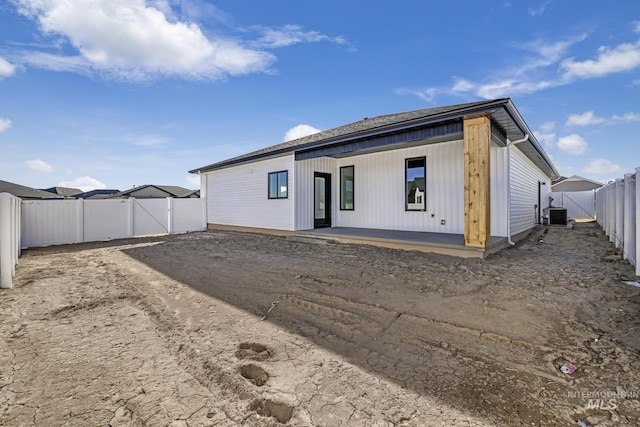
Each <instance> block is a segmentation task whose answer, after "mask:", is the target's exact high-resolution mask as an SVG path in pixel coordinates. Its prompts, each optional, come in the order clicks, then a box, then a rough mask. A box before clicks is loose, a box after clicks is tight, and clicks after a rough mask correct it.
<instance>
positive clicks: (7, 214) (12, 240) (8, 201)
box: [0, 193, 22, 289]
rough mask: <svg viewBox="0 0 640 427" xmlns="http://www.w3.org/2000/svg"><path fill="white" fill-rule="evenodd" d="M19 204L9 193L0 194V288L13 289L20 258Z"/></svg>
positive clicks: (17, 199) (19, 201) (19, 200)
mask: <svg viewBox="0 0 640 427" xmlns="http://www.w3.org/2000/svg"><path fill="white" fill-rule="evenodd" d="M21 202H22V200H21V199H19V198H17V197H14V196H12V195H11V194H9V193H0V288H5V289H10V288H12V287H13V277H14V276H15V274H16V265H18V257H19V256H20V204H21Z"/></svg>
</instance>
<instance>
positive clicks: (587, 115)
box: [566, 111, 606, 126]
mask: <svg viewBox="0 0 640 427" xmlns="http://www.w3.org/2000/svg"><path fill="white" fill-rule="evenodd" d="M605 121H606V120H605V119H604V118H603V117H598V116H596V115H595V114H594V113H593V111H585V112H584V113H582V114H570V115H569V118H568V119H567V123H566V126H589V125H597V124H599V123H603V122H605Z"/></svg>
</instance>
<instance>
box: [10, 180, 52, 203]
mask: <svg viewBox="0 0 640 427" xmlns="http://www.w3.org/2000/svg"><path fill="white" fill-rule="evenodd" d="M0 193H10V194H13V195H14V196H16V197H20V198H21V199H23V200H42V199H62V198H63V197H62V196H59V195H57V194H53V193H50V192H48V191H42V190H37V189H35V188H31V187H25V186H24V185H20V184H14V183H13V182H8V181H0Z"/></svg>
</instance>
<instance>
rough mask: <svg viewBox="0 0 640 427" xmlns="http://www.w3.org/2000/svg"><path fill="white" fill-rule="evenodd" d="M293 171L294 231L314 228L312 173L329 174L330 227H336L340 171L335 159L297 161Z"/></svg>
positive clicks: (322, 158) (338, 207)
mask: <svg viewBox="0 0 640 427" xmlns="http://www.w3.org/2000/svg"><path fill="white" fill-rule="evenodd" d="M295 171H296V173H295V176H296V184H295V188H296V193H295V207H296V214H295V229H296V230H309V229H312V228H313V227H314V224H313V217H314V207H313V196H314V193H313V191H314V190H313V185H314V179H313V173H314V172H323V173H330V174H331V220H332V225H334V226H337V225H338V223H337V212H338V211H339V209H340V169H339V167H337V162H336V159H332V158H330V157H319V158H316V159H309V160H302V161H298V162H296V164H295Z"/></svg>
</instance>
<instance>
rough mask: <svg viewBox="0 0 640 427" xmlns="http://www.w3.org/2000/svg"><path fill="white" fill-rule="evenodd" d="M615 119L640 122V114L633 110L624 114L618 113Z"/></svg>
mask: <svg viewBox="0 0 640 427" xmlns="http://www.w3.org/2000/svg"><path fill="white" fill-rule="evenodd" d="M613 119H614V120H620V121H623V122H640V114H638V113H632V112H628V113H624V114H623V115H622V116H618V115H617V114H616V115H614V116H613Z"/></svg>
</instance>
